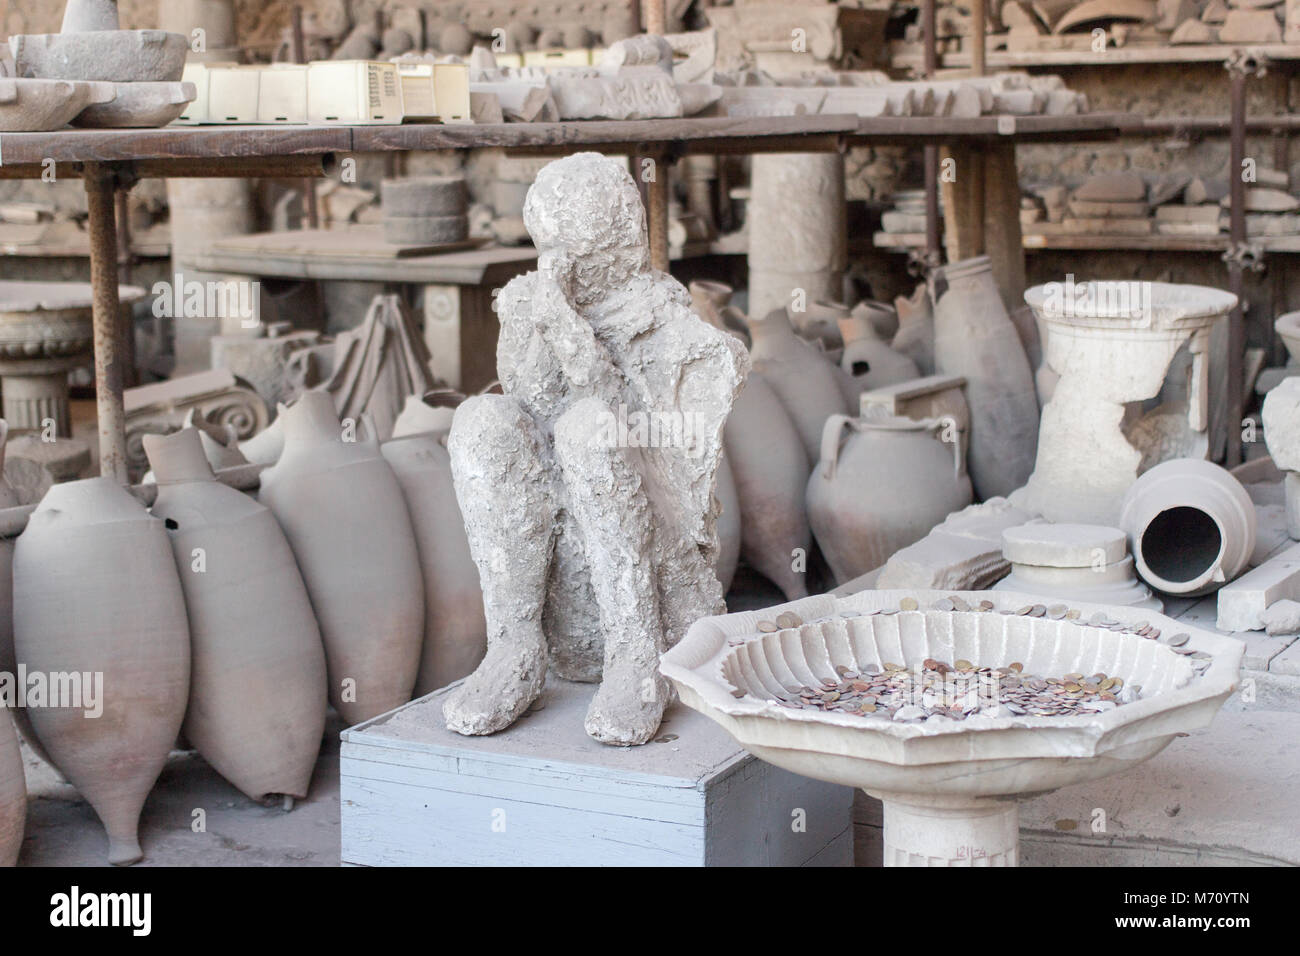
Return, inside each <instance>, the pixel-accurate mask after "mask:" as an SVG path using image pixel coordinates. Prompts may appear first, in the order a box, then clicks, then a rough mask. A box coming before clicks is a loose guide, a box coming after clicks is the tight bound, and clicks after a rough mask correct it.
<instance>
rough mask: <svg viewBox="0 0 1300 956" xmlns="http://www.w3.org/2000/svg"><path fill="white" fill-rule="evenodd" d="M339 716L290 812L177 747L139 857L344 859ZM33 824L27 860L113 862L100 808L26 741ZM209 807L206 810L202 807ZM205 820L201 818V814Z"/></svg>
mask: <svg viewBox="0 0 1300 956" xmlns="http://www.w3.org/2000/svg"><path fill="white" fill-rule="evenodd" d="M342 729H343V725H342V722H341V721H339V720H338V718H337V717H334V718H333V719H332V721H331V723H330V724H328V725H327V726H326V729H325V741H324V745H323V746H322V748H321V755H320V759H319V761H318V762H317V764H316V775H315V777H314V778H313V779H312V784H311V793H310V795H309V796H308V798H307V799H306V800H304V801H301V802H299V803H298V805H297V806H295V807H294V809H293V810H291V811H290V812H288V813H286V812H284V810H283V809H281V808H280V806H279V805H278V804H277V805H275V806H269V807H268V806H262V805H261V804H260V803H255V802H253V801H252V800H250V799H248V797H246V796H244V795H243V794H242V793H240V792H239V791H238V790H236V789H235V788H234V787H233V786H231V785H230V784H228V783H227V782H226V781H225V780H223V779H222V778H221V777H220V776H218V775H217V772H216V771H215V770H213V769H212V768H211V767H210V766H208V764H207V763H205V762H204V760H203V758H202V757H200V756H199V755H198V754H197V753H193V752H189V751H184V752H182V751H177V752H174V753H173V754H172V755H171V758H170V759H169V760H168V761H167V766H166V768H164V770H163V772H162V776H161V777H159V779H158V783H157V785H156V786H155V787H154V788H153V792H152V793H150V795H149V799H148V801H147V802H146V803H145V805H144V814H143V816H142V817H141V821H140V845H141V847H143V849H144V853H145V859H144V862H142V863H139V864H136V865H137V866H338V865H339V738H338V735H339V731H340V730H342ZM23 764H24V770H25V772H26V773H27V792H28V804H27V832H26V836H25V838H24V840H23V850H22V855H21V856H20V857H19V859H18V865H19V866H107V865H108V863H107V860H106V859H105V856H106V854H107V852H108V838H107V837H106V836H105V835H104V828H103V827H102V826H100V823H99V819H98V818H97V817H96V816H95V812H94V811H93V810H92V809H91V808H90V805H89V804H88V803H86V802H85V801H84V800H82V799H81V797H80V796H79V795H78V794H77V792H76V790H74V789H73V788H72V787H71V786H69V785H68V784H67V783H65V782H64V781H63V780H62V779H61V778H60V777H59V775H58V773H57V772H56V771H55V770H54V768H53V767H51V766H50V765H49V764H47V763H45V762H43V761H42V760H41V759H40V758H39V757H37V756H36V755H35V754H34V753H33V752H32V751H31V749H30V748H28V747H27V745H26V744H24V745H23ZM196 810H202V811H203V813H202V814H196V813H195V811H196ZM200 821H201V823H202V828H201V829H200V828H199V822H200Z"/></svg>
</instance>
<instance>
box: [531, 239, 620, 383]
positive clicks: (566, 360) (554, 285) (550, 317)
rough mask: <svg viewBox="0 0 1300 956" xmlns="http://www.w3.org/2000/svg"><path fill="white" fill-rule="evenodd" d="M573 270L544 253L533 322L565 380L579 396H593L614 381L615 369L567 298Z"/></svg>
mask: <svg viewBox="0 0 1300 956" xmlns="http://www.w3.org/2000/svg"><path fill="white" fill-rule="evenodd" d="M573 267H574V265H573V263H572V262H571V261H570V260H568V259H567V257H564V256H561V255H556V254H553V253H549V254H545V255H544V256H543V257H542V259H541V260H540V261H539V262H538V276H537V282H536V284H535V285H534V287H533V308H532V314H533V323H534V327H535V328H536V329H537V331H538V333H539V334H540V335H541V337H542V341H543V342H545V343H546V345H547V347H549V348H550V350H551V352H552V353H553V354H554V355H555V357H556V359H557V360H558V361H559V363H560V367H561V369H562V370H563V372H564V376H565V378H567V379H568V380H569V382H570V383H571V384H572V385H573V386H574V388H576V389H578V390H579V393H580V394H593V393H596V392H599V391H602V390H601V389H600V388H599V386H600V384H601V383H602V382H610V383H615V382H616V381H617V369H616V368H615V366H614V363H613V361H612V360H611V359H610V357H609V354H608V353H607V352H606V350H605V347H604V346H603V345H602V344H601V343H600V342H599V341H598V340H597V338H596V333H595V330H594V329H592V327H591V323H590V322H588V321H587V320H586V319H585V318H584V317H583V316H582V315H581V313H579V312H578V310H577V309H576V308H575V307H574V305H573V303H572V302H571V301H570V299H569V296H568V292H569V289H570V288H571V287H572V285H571V281H572V280H571V277H572V271H573ZM613 387H617V385H614V386H613ZM605 391H607V390H605Z"/></svg>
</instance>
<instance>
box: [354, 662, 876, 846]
mask: <svg viewBox="0 0 1300 956" xmlns="http://www.w3.org/2000/svg"><path fill="white" fill-rule="evenodd" d="M455 686H457V685H454V684H453V685H451V687H452V688H454V687H455ZM450 689H451V688H443V689H442V690H440V691H437V692H435V693H433V694H431V695H429V696H427V697H423V698H421V699H419V700H417V701H413V702H412V703H410V704H406V705H404V706H403V707H400V708H398V709H396V710H394V711H391V712H389V713H388V714H384V715H382V716H380V717H377V718H375V719H374V720H371V721H368V722H366V723H364V724H361V725H358V726H357V727H353V728H351V729H349V730H346V731H344V732H343V744H342V758H341V759H342V764H341V768H342V769H341V774H342V784H341V787H342V794H341V799H342V806H343V810H342V829H343V836H342V845H343V851H342V858H343V861H344V863H350V864H360V865H394V864H397V865H401V864H406V865H494V864H495V865H510V866H530V865H542V866H564V865H616V866H639V865H641V866H645V865H660V866H662V865H679V866H680V865H685V866H701V865H766V866H786V865H847V864H848V863H849V861H850V858H851V841H852V836H851V832H850V807H851V804H852V800H853V791H852V790H850V789H849V788H847V787H837V786H833V785H830V784H825V783H820V782H818V781H813V780H810V779H808V778H806V777H799V776H796V775H795V774H791V773H787V772H786V771H783V770H778V769H777V768H775V767H772V766H770V765H769V764H765V763H763V762H762V761H760V760H758V759H757V758H755V757H752V756H750V755H749V754H747V753H746V752H745V751H743V750H742V749H741V748H740V747H739V746H738V745H737V744H736V743H735V741H734V740H733V739H732V738H731V737H730V736H729V735H728V734H727V733H726V732H725V731H723V730H722V728H720V727H718V726H717V725H716V724H714V723H713V722H712V721H711V720H709V719H708V718H707V717H705V716H703V715H702V714H699V713H696V712H695V711H692V710H689V709H688V708H686V707H684V706H682V705H681V704H680V703H675V704H673V705H672V706H671V707H669V709H668V711H667V712H666V714H665V716H664V722H663V724H662V726H661V727H660V729H659V733H658V736H657V737H656V738H655V739H654V740H653V741H652V742H651V743H648V744H645V745H643V746H640V747H608V746H605V745H603V744H600V743H597V742H596V741H594V740H592V739H591V738H590V737H588V736H587V735H586V733H585V732H584V731H583V715H584V714H585V712H586V709H587V706H588V704H589V702H590V699H591V696H592V694H593V693H594V691H595V686H594V685H589V684H575V683H571V682H568V681H561V680H558V679H556V678H554V677H552V678H550V679H549V680H548V682H547V687H546V690H545V691H544V693H543V697H542V702H543V707H542V708H541V709H538V708H537V707H536V706H534V708H533V709H532V710H530V711H529V713H528V714H527V715H525V716H524V717H523V718H521V719H520V720H519V721H518V722H516V723H515V724H514V725H513V726H511V727H510V728H508V729H507V730H504V731H502V732H500V733H498V734H494V735H492V736H483V737H463V736H460V735H459V734H456V733H454V732H452V731H449V730H447V729H446V727H445V726H444V723H443V716H442V702H443V698H444V696H445V695H446V694H447V693H448V691H449V690H450ZM799 810H802V811H803V813H802V814H799V813H797V811H799ZM797 820H802V821H803V823H804V827H803V829H802V830H801V829H800V828H799V827H796V826H793V825H792V824H793V823H794V822H795V821H797ZM494 822H495V823H496V826H495V828H494Z"/></svg>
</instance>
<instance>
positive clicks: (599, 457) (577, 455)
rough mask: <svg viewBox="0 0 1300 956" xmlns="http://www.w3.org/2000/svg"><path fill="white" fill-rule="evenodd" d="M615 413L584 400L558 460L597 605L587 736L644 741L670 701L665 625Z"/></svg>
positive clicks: (637, 491) (567, 419)
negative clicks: (600, 638) (615, 433)
mask: <svg viewBox="0 0 1300 956" xmlns="http://www.w3.org/2000/svg"><path fill="white" fill-rule="evenodd" d="M611 414H612V412H611V411H610V410H609V409H608V408H607V407H606V406H605V405H604V404H603V403H601V402H600V401H598V400H597V399H594V398H585V399H583V400H582V401H580V402H578V403H577V404H575V405H574V406H573V407H572V408H570V409H569V410H568V411H567V412H565V413H564V415H563V417H561V418H560V420H559V421H558V422H557V423H556V426H555V455H556V458H557V459H558V461H559V464H560V471H561V473H562V474H563V476H564V483H565V486H566V488H567V493H568V503H569V508H570V510H571V511H572V514H573V516H574V518H575V519H576V521H577V524H578V528H579V529H580V530H581V532H582V538H583V541H584V542H585V544H586V550H587V562H588V565H589V567H590V568H591V584H592V587H593V588H594V589H595V593H596V601H597V603H598V604H599V606H600V622H601V626H602V628H603V630H604V637H605V666H604V672H603V676H602V680H601V684H600V689H599V690H597V692H596V697H595V699H594V700H593V701H592V702H591V707H590V709H589V710H588V711H587V720H586V728H587V733H588V734H590V735H591V736H592V737H595V738H596V739H597V740H599V741H600V742H601V743H607V744H618V745H627V744H642V743H645V742H646V741H647V740H649V739H650V738H651V737H653V736H654V733H655V731H656V730H658V729H659V722H660V720H661V719H662V718H663V712H664V707H665V706H666V705H667V702H668V684H667V681H665V680H664V678H663V677H662V676H660V674H659V653H660V651H661V650H662V649H663V646H662V645H663V628H662V625H661V624H660V621H659V595H658V589H657V587H656V585H655V573H654V568H653V566H652V562H651V557H650V549H651V543H652V540H653V527H652V521H653V513H652V511H651V507H650V500H649V498H648V497H647V495H646V491H645V488H644V487H643V484H642V479H641V475H640V472H639V471H638V470H637V465H638V463H639V462H638V452H637V450H636V449H629V448H619V447H611V446H610V443H609V441H608V436H609V429H608V428H607V427H605V425H606V423H607V422H608V421H609V416H610V415H611Z"/></svg>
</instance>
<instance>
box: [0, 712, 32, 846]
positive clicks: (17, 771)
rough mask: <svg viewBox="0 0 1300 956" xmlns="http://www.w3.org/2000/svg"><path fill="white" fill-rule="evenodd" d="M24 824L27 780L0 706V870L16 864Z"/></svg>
mask: <svg viewBox="0 0 1300 956" xmlns="http://www.w3.org/2000/svg"><path fill="white" fill-rule="evenodd" d="M26 822H27V777H26V774H24V773H23V757H22V753H21V751H19V749H18V734H16V733H15V732H14V722H13V720H12V719H11V718H10V717H9V711H8V710H7V709H6V708H5V707H4V706H0V866H13V865H14V864H15V863H17V862H18V851H19V850H21V849H22V846H23V827H24V825H25V824H26Z"/></svg>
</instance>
